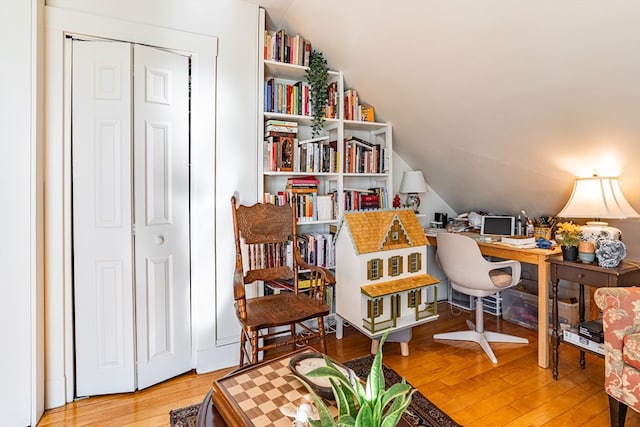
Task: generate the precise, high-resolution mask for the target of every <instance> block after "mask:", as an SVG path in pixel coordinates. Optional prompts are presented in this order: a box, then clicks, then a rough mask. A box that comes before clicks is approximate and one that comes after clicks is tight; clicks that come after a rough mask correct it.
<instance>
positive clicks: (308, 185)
mask: <svg viewBox="0 0 640 427" xmlns="http://www.w3.org/2000/svg"><path fill="white" fill-rule="evenodd" d="M318 184H320V181H319V180H318V179H317V178H316V177H314V176H303V177H292V178H289V179H287V187H286V192H287V194H288V195H289V196H288V199H289V201H290V203H291V204H293V206H295V208H296V215H297V217H298V221H300V222H309V221H317V220H318V207H317V197H318Z"/></svg>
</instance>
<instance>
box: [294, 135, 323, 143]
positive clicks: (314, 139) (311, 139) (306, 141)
mask: <svg viewBox="0 0 640 427" xmlns="http://www.w3.org/2000/svg"><path fill="white" fill-rule="evenodd" d="M322 141H329V137H328V136H319V137H317V138H310V139H302V140H300V141H298V144H309V143H313V142H322Z"/></svg>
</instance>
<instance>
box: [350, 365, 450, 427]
mask: <svg viewBox="0 0 640 427" xmlns="http://www.w3.org/2000/svg"><path fill="white" fill-rule="evenodd" d="M373 358H374V356H373V355H371V354H370V355H368V356H364V357H361V358H359V359H353V360H350V361H348V362H345V363H343V365H345V366H346V367H348V368H350V369H353V372H355V373H356V375H358V376H359V377H360V378H364V379H366V378H367V375H369V371H370V370H371V364H372V363H373ZM382 371H383V372H384V382H385V384H386V385H387V387H389V386H390V385H391V384H395V383H399V382H400V381H402V377H401V376H400V375H398V374H397V373H396V371H394V370H393V369H391V368H389V367H387V366H385V365H384V364H383V365H382ZM407 415H408V416H407V417H406V421H407V422H408V423H409V425H410V426H419V427H461V425H460V424H458V423H457V422H455V421H454V420H453V419H452V418H451V417H449V416H448V415H447V414H445V413H444V412H442V411H441V410H440V408H438V407H437V406H436V405H434V404H433V403H431V401H429V399H427V398H426V397H424V396H423V395H422V393H420V392H419V391H416V392H415V393H414V394H413V397H412V399H411V404H410V405H409V407H408V408H407Z"/></svg>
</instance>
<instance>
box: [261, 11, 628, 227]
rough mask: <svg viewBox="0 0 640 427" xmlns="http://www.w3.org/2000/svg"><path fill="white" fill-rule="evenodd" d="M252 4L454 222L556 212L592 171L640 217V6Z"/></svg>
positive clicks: (552, 213)
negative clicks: (611, 183)
mask: <svg viewBox="0 0 640 427" xmlns="http://www.w3.org/2000/svg"><path fill="white" fill-rule="evenodd" d="M251 1H253V2H255V3H258V4H260V5H261V6H263V7H265V9H266V10H267V15H268V22H267V25H268V27H269V28H270V29H272V30H274V29H279V28H284V29H286V30H287V32H288V33H290V34H296V33H299V34H300V35H302V36H303V37H304V38H306V39H309V40H311V42H312V44H313V47H314V48H315V49H318V50H321V51H322V52H323V53H324V56H325V58H327V61H328V63H329V66H330V67H331V68H333V69H338V70H342V71H343V72H344V74H345V81H346V84H347V86H348V87H353V88H356V89H357V90H358V94H359V95H360V98H361V100H362V101H363V102H367V103H370V104H373V105H374V106H375V108H376V116H377V118H378V119H379V120H382V121H388V122H391V123H392V124H393V132H394V148H395V150H396V152H397V153H398V154H399V155H400V156H401V157H402V158H403V159H405V160H406V161H407V163H408V164H409V165H410V166H411V167H412V168H414V169H421V170H423V171H424V175H425V177H426V178H427V181H428V183H429V185H430V186H431V187H432V188H433V189H434V191H435V192H436V193H438V194H439V195H440V196H441V197H442V198H443V199H444V200H445V201H446V202H447V203H449V205H450V206H451V207H452V208H453V209H454V210H456V211H457V212H462V211H467V210H472V209H473V210H485V211H491V212H503V213H515V212H519V211H520V210H521V209H525V210H526V211H527V212H528V213H529V214H530V215H542V214H550V215H555V214H556V213H557V212H558V211H559V210H560V209H561V208H562V206H563V204H564V202H565V201H566V200H567V198H568V196H569V193H570V191H571V187H572V182H573V177H575V176H581V177H585V176H589V175H591V174H592V173H593V172H594V171H595V172H598V173H599V174H600V175H620V183H621V187H622V190H623V192H624V193H625V195H626V196H627V198H628V200H629V202H630V203H631V204H632V205H633V206H634V207H635V208H636V210H640V186H639V185H637V184H638V183H639V182H640V168H638V167H637V166H636V165H635V161H637V159H638V158H639V156H638V154H640V148H639V144H638V140H640V120H639V118H640V25H638V18H639V17H640V2H638V1H635V0H621V1H616V2H604V1H596V0H563V1H561V2H558V1H556V2H552V1H533V0H529V1H519V2H514V1H510V0H484V1H477V0H458V1H451V0H439V1H432V0H424V1H419V0H401V1H388V0H384V1H383V0H368V1H365V0H348V1H344V0H322V1H311V0H265V1H263V0H251Z"/></svg>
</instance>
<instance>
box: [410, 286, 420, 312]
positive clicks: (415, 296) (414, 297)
mask: <svg viewBox="0 0 640 427" xmlns="http://www.w3.org/2000/svg"><path fill="white" fill-rule="evenodd" d="M421 303H422V293H421V292H420V291H419V290H417V291H411V292H409V297H408V298H407V306H408V307H409V308H415V307H417V306H419V305H420V304H421Z"/></svg>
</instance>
